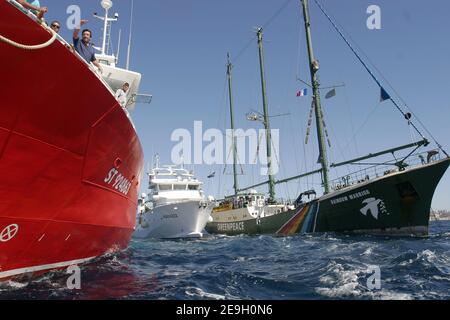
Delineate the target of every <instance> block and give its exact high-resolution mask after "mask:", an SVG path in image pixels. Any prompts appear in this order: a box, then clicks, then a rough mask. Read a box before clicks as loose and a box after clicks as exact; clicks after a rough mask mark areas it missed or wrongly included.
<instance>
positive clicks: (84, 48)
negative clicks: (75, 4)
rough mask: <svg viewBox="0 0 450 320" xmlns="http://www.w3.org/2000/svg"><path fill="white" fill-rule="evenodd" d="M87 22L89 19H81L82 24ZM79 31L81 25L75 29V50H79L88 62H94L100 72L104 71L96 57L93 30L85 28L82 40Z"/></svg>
mask: <svg viewBox="0 0 450 320" xmlns="http://www.w3.org/2000/svg"><path fill="white" fill-rule="evenodd" d="M86 22H87V20H81V22H80V26H82V25H84V24H86ZM79 33H80V27H79V28H75V30H74V31H73V46H74V47H75V51H76V52H78V54H79V55H80V56H82V57H83V59H84V60H86V62H87V63H91V62H92V63H93V65H94V66H96V67H97V68H98V70H99V71H100V73H103V69H102V66H101V65H100V63H99V62H98V60H97V58H96V57H95V49H94V47H93V46H92V44H91V38H92V31H91V30H89V29H84V30H83V32H82V33H81V36H82V39H81V41H80V38H79V35H78V34H79Z"/></svg>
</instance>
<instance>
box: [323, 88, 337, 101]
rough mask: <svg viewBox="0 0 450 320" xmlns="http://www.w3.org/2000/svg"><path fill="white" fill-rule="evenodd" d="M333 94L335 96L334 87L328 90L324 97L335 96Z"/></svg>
mask: <svg viewBox="0 0 450 320" xmlns="http://www.w3.org/2000/svg"><path fill="white" fill-rule="evenodd" d="M335 96H336V89H333V90H330V91H329V92H328V93H327V94H326V96H325V99H331V98H333V97H335Z"/></svg>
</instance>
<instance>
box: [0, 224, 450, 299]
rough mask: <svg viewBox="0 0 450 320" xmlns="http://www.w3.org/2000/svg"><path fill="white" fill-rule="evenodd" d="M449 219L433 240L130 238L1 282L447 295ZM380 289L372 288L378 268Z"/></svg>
mask: <svg viewBox="0 0 450 320" xmlns="http://www.w3.org/2000/svg"><path fill="white" fill-rule="evenodd" d="M449 230H450V222H439V223H435V224H433V225H432V228H431V231H432V235H431V236H429V237H427V238H389V237H371V236H358V237H352V236H346V235H336V234H320V235H300V236H295V237H271V236H258V237H247V236H240V237H209V238H207V239H203V240H196V241H133V242H132V243H131V246H130V248H129V249H128V250H127V251H125V252H121V253H118V254H111V255H109V256H106V257H103V258H100V259H98V260H96V261H94V262H92V263H90V264H87V265H84V266H82V269H81V270H82V273H81V284H82V288H81V290H69V289H68V288H67V278H68V275H67V274H66V273H64V272H62V271H59V272H52V273H48V274H46V275H44V276H43V277H41V278H39V279H34V280H33V281H29V280H27V279H22V280H16V281H15V282H12V281H9V282H4V283H1V284H0V298H2V299H36V298H37V299H39V298H41V299H213V300H222V299H400V300H401V299H449V298H450V241H449V240H450V232H449ZM377 267H378V268H379V271H380V287H379V288H373V286H370V284H371V282H370V281H371V279H372V280H373V278H371V276H373V270H374V268H377Z"/></svg>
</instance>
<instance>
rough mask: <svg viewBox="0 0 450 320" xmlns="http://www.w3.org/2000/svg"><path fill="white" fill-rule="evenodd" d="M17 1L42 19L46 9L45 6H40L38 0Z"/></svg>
mask: <svg viewBox="0 0 450 320" xmlns="http://www.w3.org/2000/svg"><path fill="white" fill-rule="evenodd" d="M17 2H18V3H20V4H21V5H22V7H24V8H25V9H29V10H31V11H33V13H34V14H35V15H36V16H37V17H38V18H39V19H42V18H43V17H44V14H46V13H47V11H48V9H47V7H41V4H40V3H39V0H17Z"/></svg>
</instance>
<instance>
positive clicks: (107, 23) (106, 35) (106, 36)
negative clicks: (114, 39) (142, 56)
mask: <svg viewBox="0 0 450 320" xmlns="http://www.w3.org/2000/svg"><path fill="white" fill-rule="evenodd" d="M100 5H101V6H102V8H103V9H105V16H104V17H101V16H99V15H98V14H97V13H94V17H96V18H98V19H100V20H102V21H103V22H104V25H103V43H102V48H101V51H102V55H107V54H108V51H109V50H108V49H109V44H110V41H111V22H113V21H117V20H118V19H119V15H118V14H117V13H116V14H115V15H114V18H109V16H108V13H109V9H111V8H112V6H113V2H112V1H111V0H102V1H101V2H100Z"/></svg>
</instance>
